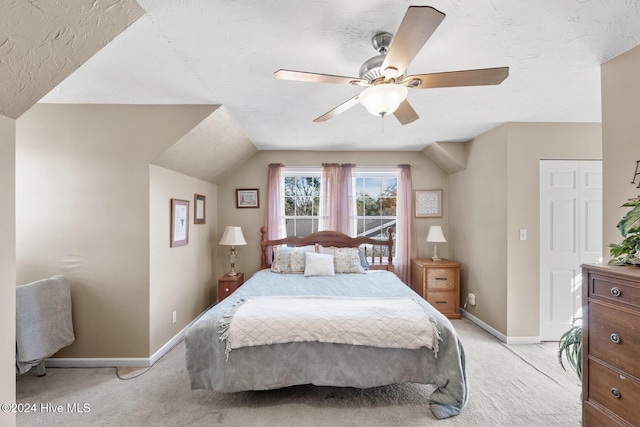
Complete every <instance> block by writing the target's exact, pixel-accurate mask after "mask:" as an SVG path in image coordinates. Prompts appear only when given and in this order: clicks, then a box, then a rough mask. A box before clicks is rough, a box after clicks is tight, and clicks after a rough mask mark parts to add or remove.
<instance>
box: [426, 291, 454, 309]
mask: <svg viewBox="0 0 640 427" xmlns="http://www.w3.org/2000/svg"><path fill="white" fill-rule="evenodd" d="M454 299H455V293H454V292H433V291H430V292H429V294H428V295H427V301H428V302H429V304H431V305H432V306H434V307H435V308H436V310H438V311H439V312H440V313H442V314H450V313H456V306H455V301H454ZM456 314H457V313H456Z"/></svg>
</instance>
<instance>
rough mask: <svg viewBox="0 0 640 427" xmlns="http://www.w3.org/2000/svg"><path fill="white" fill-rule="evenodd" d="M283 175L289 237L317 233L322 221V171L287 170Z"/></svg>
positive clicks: (285, 213) (285, 216)
mask: <svg viewBox="0 0 640 427" xmlns="http://www.w3.org/2000/svg"><path fill="white" fill-rule="evenodd" d="M282 175H283V184H284V191H283V192H282V194H283V195H284V222H285V227H286V230H287V236H306V235H308V234H311V233H315V232H316V231H318V222H319V220H320V216H319V215H320V181H321V170H320V169H291V168H286V169H285V170H284V171H283V174H282Z"/></svg>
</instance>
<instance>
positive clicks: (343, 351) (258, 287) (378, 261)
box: [185, 227, 468, 419]
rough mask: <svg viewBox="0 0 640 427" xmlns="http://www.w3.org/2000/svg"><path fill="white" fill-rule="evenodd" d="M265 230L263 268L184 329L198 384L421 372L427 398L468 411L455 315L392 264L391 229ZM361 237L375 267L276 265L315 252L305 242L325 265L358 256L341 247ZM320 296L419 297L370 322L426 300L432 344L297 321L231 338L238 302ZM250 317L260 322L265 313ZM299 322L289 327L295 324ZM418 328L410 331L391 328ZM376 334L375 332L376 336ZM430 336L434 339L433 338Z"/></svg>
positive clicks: (272, 305) (358, 380) (367, 263)
mask: <svg viewBox="0 0 640 427" xmlns="http://www.w3.org/2000/svg"><path fill="white" fill-rule="evenodd" d="M261 232H262V238H261V249H262V250H261V270H260V271H258V272H257V273H256V274H254V275H253V276H252V277H251V278H250V279H249V280H247V281H246V282H245V283H244V284H243V285H242V286H241V287H240V288H239V289H238V290H237V291H235V292H234V293H233V294H231V295H230V296H228V297H227V298H225V299H224V300H223V301H221V302H220V303H219V304H217V305H215V306H214V307H212V308H211V309H209V310H208V311H207V312H205V313H204V314H203V315H202V316H201V317H200V318H199V319H197V320H196V321H195V322H194V323H193V324H192V325H191V326H189V328H187V330H186V332H185V351H186V365H187V369H188V372H189V380H190V384H191V388H192V389H209V390H213V391H216V392H239V391H250V390H269V389H277V388H283V387H287V386H293V385H302V384H314V385H316V386H334V387H357V388H369V387H376V386H382V385H389V384H395V383H403V382H413V383H421V384H432V385H434V386H436V387H437V388H436V389H435V391H434V392H433V393H432V394H431V395H430V397H429V402H428V404H429V408H430V409H431V411H432V413H433V414H434V416H435V417H437V418H440V419H442V418H448V417H451V416H455V415H457V414H459V413H460V411H461V410H462V409H463V407H464V406H465V404H466V402H467V398H468V387H467V377H466V367H465V355H464V349H463V346H462V343H461V342H460V339H459V338H458V336H457V334H456V332H455V330H454V329H453V326H452V324H451V322H450V321H449V320H448V319H447V318H446V317H444V316H443V315H442V314H440V313H439V312H438V311H437V310H436V309H435V308H433V307H432V306H431V305H430V304H429V303H428V302H426V301H425V300H423V299H422V298H420V297H419V295H418V294H417V293H415V292H414V291H413V290H411V288H409V287H408V286H407V285H405V284H404V283H403V282H402V281H400V279H399V278H398V277H397V276H396V275H395V273H393V272H392V270H393V264H392V258H391V256H390V255H388V256H389V258H388V261H386V262H385V260H386V255H387V254H391V249H392V245H393V241H392V238H391V233H389V239H388V240H384V241H380V240H374V239H370V238H365V237H359V238H351V237H348V236H346V235H344V234H341V233H338V232H332V231H322V232H318V233H313V234H311V235H309V236H306V237H290V238H285V239H279V240H271V241H270V240H267V239H266V228H265V227H262V229H261ZM362 247H366V248H367V253H366V254H364V253H362V252H363V251H362V250H360V251H359V255H360V259H359V263H360V265H361V266H362V267H363V270H364V269H365V268H367V267H368V269H366V270H364V271H361V272H360V273H356V274H353V273H339V272H335V274H334V275H333V276H331V275H317V276H316V275H314V276H310V275H305V274H306V273H303V274H300V272H299V271H298V272H296V273H294V272H281V271H280V272H276V271H278V270H277V268H276V267H277V266H278V265H280V267H282V265H283V264H282V263H280V261H281V259H280V258H281V257H282V256H283V255H282V253H286V252H287V251H288V252H290V253H298V251H300V250H302V249H304V248H306V252H312V253H313V254H307V253H306V252H305V259H306V260H309V261H306V265H305V267H304V268H306V269H311V265H312V262H311V260H316V259H322V262H323V263H324V264H323V265H326V259H327V257H326V256H325V255H327V252H328V253H329V254H331V259H333V260H334V266H336V264H335V262H337V261H338V260H339V259H342V258H341V257H342V255H341V254H342V253H343V252H344V253H346V252H348V253H349V256H353V250H352V249H351V250H350V249H339V248H362ZM268 248H273V249H274V255H273V256H272V257H271V258H270V257H269V256H268V255H267V254H268V251H267V249H268ZM286 248H293V249H286ZM311 248H313V250H312V249H311ZM383 252H384V253H385V256H384V257H383V255H382V253H383ZM316 254H322V256H317V255H316ZM363 255H364V257H363ZM297 256H298V255H296V257H297ZM293 258H294V257H293V255H292V256H291V258H290V259H288V260H289V264H287V268H289V267H294V268H295V265H296V263H295V262H293V261H292V260H293ZM363 258H364V259H363ZM298 261H299V260H298ZM314 262H315V261H314ZM272 264H273V265H272ZM349 265H351V264H349ZM298 268H299V267H298ZM341 268H342V269H340V268H338V267H337V266H336V267H335V271H338V270H339V271H345V270H344V268H345V267H344V266H342V267H341ZM347 268H351V267H347ZM353 268H355V267H353ZM287 273H291V274H287ZM315 300H321V302H322V303H328V304H330V305H331V307H347V309H346V310H345V312H350V311H351V308H352V307H353V308H354V311H356V312H357V311H358V310H355V308H359V307H360V305H358V304H361V303H362V304H363V307H364V306H366V305H372V304H373V305H376V304H378V303H380V304H386V303H388V304H390V306H389V307H386V306H385V307H383V308H381V309H380V311H378V313H380V312H384V310H387V309H389V310H390V309H392V308H393V309H395V307H392V306H393V305H397V304H400V303H402V304H407V305H411V307H410V309H408V310H401V311H396V312H394V313H395V314H387V315H378V316H377V319H372V322H371V323H372V324H373V323H378V324H383V326H385V325H386V324H387V323H390V324H391V323H394V322H396V321H397V322H402V321H406V320H407V319H404V320H403V317H407V316H409V314H407V313H410V312H415V311H416V310H415V308H416V307H418V310H417V311H419V312H421V313H413V314H415V315H423V316H427V318H428V319H429V320H426V321H420V322H413V323H414V324H418V326H419V327H420V328H422V330H421V331H420V332H419V333H420V334H423V333H424V331H425V330H426V331H427V332H428V329H429V328H430V327H433V331H435V339H434V340H433V345H428V344H424V343H422V344H418V345H419V346H418V345H414V346H413V347H416V348H409V347H407V346H405V347H403V345H402V344H399V343H393V344H391V343H390V344H389V347H386V344H382V345H381V344H380V343H379V341H376V342H375V343H371V344H369V341H363V342H364V343H365V344H362V341H354V342H355V344H354V343H349V342H350V341H349V340H342V339H341V337H344V336H345V334H344V333H343V332H344V331H343V332H340V333H338V339H337V340H336V337H335V336H334V337H331V338H328V339H316V340H314V339H313V338H305V335H304V333H303V332H300V331H298V332H296V333H295V334H294V335H295V339H293V338H291V337H282V338H281V339H280V340H277V339H276V340H274V339H273V338H269V339H270V340H271V341H265V343H256V342H255V341H253V342H251V341H250V339H249V344H247V345H242V344H240V345H237V346H233V345H231V344H230V342H231V341H232V340H231V338H230V336H229V335H228V334H229V333H230V331H234V329H233V325H235V324H242V320H241V319H243V317H242V316H241V314H240V310H250V309H249V308H247V307H254V306H255V307H260V304H265V303H266V304H269V305H268V309H267V310H264V307H263V308H262V310H263V312H264V311H267V312H271V313H273V314H277V315H278V316H280V315H284V314H285V313H288V312H287V310H288V309H291V310H294V311H295V310H296V307H307V306H305V305H304V304H299V303H301V302H304V303H309V302H311V303H312V304H313V303H314V301H315ZM345 304H346V305H345ZM290 306H291V307H292V308H290ZM239 307H240V309H239ZM381 307H382V306H381ZM304 310H306V308H305V309H303V311H304ZM325 311H326V310H325ZM258 312H260V311H259V309H258ZM261 314H262V313H261ZM325 314H326V313H325ZM343 314H344V313H343V312H339V313H338V312H335V311H334V312H333V313H332V314H331V316H336V319H339V320H336V319H323V321H326V322H332V321H333V323H334V324H336V323H337V324H338V325H345V324H347V322H343V321H342V317H341V316H343ZM267 315H269V313H267ZM289 315H291V313H289ZM295 315H298V314H295ZM247 316H248V314H247ZM309 316H310V317H312V316H311V315H309ZM247 318H248V317H247ZM251 319H252V320H253V318H251ZM262 320H263V322H262V323H264V324H265V325H266V326H268V327H269V328H271V327H273V328H274V329H275V327H276V326H275V324H276V323H279V321H278V322H276V321H273V322H272V323H269V322H268V321H264V319H262ZM380 320H383V321H382V322H380ZM350 321H351V319H349V322H350ZM349 324H350V323H349ZM249 325H253V326H255V325H257V323H249ZM253 326H251V327H250V329H252V328H253ZM389 327H391V326H389ZM238 328H239V327H236V329H235V330H237V329H238ZM292 329H293V328H290V327H287V331H291V330H292ZM412 333H413V332H411V334H412ZM314 334H315V332H313V333H312V335H311V336H314V337H315V336H317V335H314ZM411 334H410V333H409V332H407V333H402V334H393V335H394V336H395V335H411ZM263 335H264V334H263ZM235 337H238V338H237V339H236V338H234V339H233V342H234V343H236V342H239V341H240V339H239V335H235ZM432 338H433V337H429V338H428V339H432ZM349 339H350V338H349ZM358 339H360V338H358ZM363 339H364V338H363ZM368 339H374V340H375V339H376V337H373V338H368ZM377 339H379V337H377ZM385 339H386V338H385ZM428 339H427V341H426V342H427V343H431V341H428ZM415 340H417V338H415ZM384 342H386V341H384Z"/></svg>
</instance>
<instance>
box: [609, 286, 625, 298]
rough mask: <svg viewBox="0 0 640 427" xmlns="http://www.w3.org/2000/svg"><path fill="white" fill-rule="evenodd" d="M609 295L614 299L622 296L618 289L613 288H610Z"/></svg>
mask: <svg viewBox="0 0 640 427" xmlns="http://www.w3.org/2000/svg"><path fill="white" fill-rule="evenodd" d="M611 295H613V296H614V297H619V296H620V295H622V292H621V291H620V288H618V287H613V288H611Z"/></svg>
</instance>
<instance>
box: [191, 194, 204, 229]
mask: <svg viewBox="0 0 640 427" xmlns="http://www.w3.org/2000/svg"><path fill="white" fill-rule="evenodd" d="M193 198H194V200H193V205H194V206H195V207H194V208H193V223H194V224H204V223H205V220H206V218H205V208H206V206H205V201H206V196H203V195H202V194H194V195H193Z"/></svg>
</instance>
